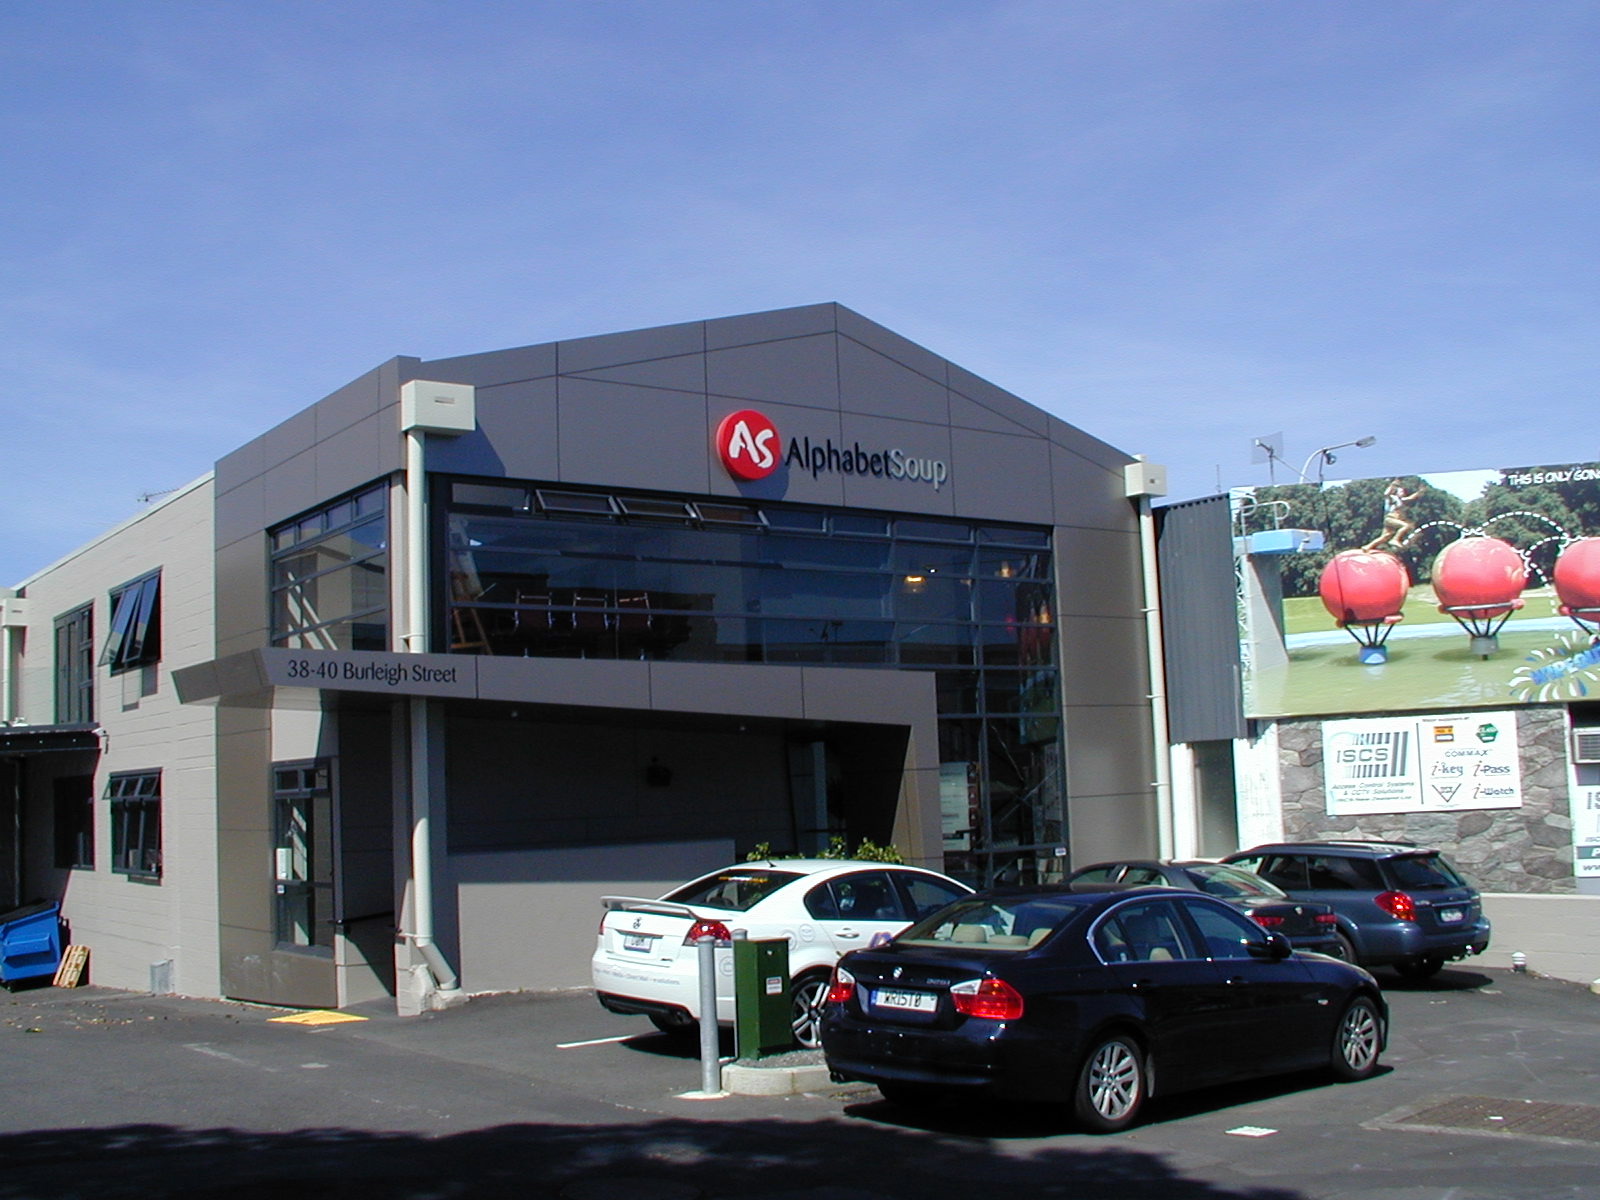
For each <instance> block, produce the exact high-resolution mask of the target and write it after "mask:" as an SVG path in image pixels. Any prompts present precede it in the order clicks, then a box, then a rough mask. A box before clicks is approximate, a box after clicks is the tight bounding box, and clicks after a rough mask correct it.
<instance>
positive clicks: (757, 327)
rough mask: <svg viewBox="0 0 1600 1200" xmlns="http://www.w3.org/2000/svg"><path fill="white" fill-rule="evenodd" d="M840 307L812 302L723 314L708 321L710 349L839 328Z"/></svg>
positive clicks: (801, 335)
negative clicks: (732, 314) (737, 314)
mask: <svg viewBox="0 0 1600 1200" xmlns="http://www.w3.org/2000/svg"><path fill="white" fill-rule="evenodd" d="M838 311H839V308H838V305H836V304H831V303H829V304H808V305H802V306H800V307H798V308H780V309H775V310H773V311H772V312H759V313H749V314H746V315H745V316H739V317H719V318H717V319H716V320H711V321H707V322H706V323H705V327H706V349H707V350H721V349H724V348H726V347H729V346H748V345H753V344H755V343H757V342H771V341H778V340H781V339H783V338H797V337H809V336H810V335H812V334H817V333H833V332H834V330H835V329H837V328H838V315H837V314H838Z"/></svg>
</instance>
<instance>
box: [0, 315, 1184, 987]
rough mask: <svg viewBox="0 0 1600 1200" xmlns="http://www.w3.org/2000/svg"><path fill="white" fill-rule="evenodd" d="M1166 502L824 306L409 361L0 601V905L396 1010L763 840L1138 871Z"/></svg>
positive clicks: (99, 966)
mask: <svg viewBox="0 0 1600 1200" xmlns="http://www.w3.org/2000/svg"><path fill="white" fill-rule="evenodd" d="M1160 476H1161V472H1160V469H1159V468H1156V467H1152V466H1150V465H1149V464H1145V463H1143V462H1142V461H1139V460H1136V459H1134V458H1132V457H1130V456H1129V455H1127V454H1124V453H1122V452H1121V451H1118V450H1116V449H1113V448H1112V447H1110V446H1107V445H1105V444H1104V443H1102V442H1099V441H1097V440H1095V439H1094V438H1093V437H1091V436H1089V435H1088V434H1086V433H1084V432H1082V431H1080V430H1078V429H1075V428H1073V427H1071V426H1069V425H1067V424H1065V423H1064V422H1062V421H1060V420H1058V419H1056V418H1054V417H1052V416H1049V415H1048V414H1046V413H1045V412H1043V411H1041V410H1040V409H1038V408H1035V407H1033V406H1031V405H1029V404H1027V403H1025V402H1024V401H1022V400H1020V399H1018V398H1017V397H1016V396H1013V395H1011V394H1010V393H1008V392H1005V391H1003V390H1001V389H1000V388H998V387H995V386H994V385H992V384H989V383H987V382H985V381H983V380H981V379H979V378H977V377H976V376H974V375H972V374H970V373H969V372H967V371H964V370H963V369H961V368H960V367H958V366H956V365H955V364H953V363H950V362H947V361H946V360H945V359H943V358H940V357H939V356H937V355H935V354H933V353H931V352H929V351H927V350H924V349H922V348H921V347H919V346H916V345H914V344H913V343H911V342H909V341H907V340H905V339H904V338H902V337H899V336H898V335H896V334H894V333H892V332H891V331H889V330H887V329H885V328H883V327H881V326H879V325H876V324H874V323H872V322H871V321H868V320H866V319H865V318H863V317H861V316H858V315H857V314H855V313H853V312H851V311H850V310H848V309H845V308H843V307H840V306H838V305H834V304H823V305H816V306H810V307H804V308H796V309H787V310H781V311H777V312H768V313H757V314H751V315H747V316H740V317H732V318H726V319H720V320H709V321H697V322H690V323H686V324H680V325H671V326H665V327H661V328H655V329H646V330H639V331H634V332H629V333H617V334H609V335H605V336H600V337H594V338H585V339H578V340H572V341H563V342H557V343H548V344H544V345H535V346H529V347H524V348H520V349H513V350H504V351H497V352H492V353H485V354H476V355H470V356H466V357H461V358H452V359H445V360H439V361H433V362H423V361H420V360H418V359H414V358H396V359H393V360H391V361H389V362H387V363H385V364H383V365H382V366H380V367H378V368H376V369H375V370H373V371H371V372H370V373H368V374H366V375H364V376H362V377H361V378H360V379H357V380H356V381H354V382H353V383H351V384H349V385H347V386H346V387H343V388H341V389H340V390H338V391H336V392H334V393H333V394H331V395H329V396H327V397H326V398H324V399H323V400H321V401H319V402H317V403H315V404H313V405H311V406H310V407H309V408H307V409H305V410H304V411H303V412H301V413H299V414H298V415H296V416H294V417H292V418H291V419H289V420H288V421H286V422H284V423H283V424H282V425H280V426H278V427H277V428H275V429H272V430H270V431H268V432H266V433H264V434H263V435H262V436H261V437H259V438H257V439H256V440H255V441H253V442H251V443H249V444H248V445H245V446H243V447H241V448H240V449H238V450H237V451H235V452H234V453H232V454H229V455H228V456H227V457H225V458H223V459H222V460H220V461H219V462H218V463H217V464H216V468H215V470H214V472H213V473H212V474H211V475H210V476H208V477H207V478H206V479H204V480H201V481H199V482H197V483H196V484H194V485H192V486H191V487H190V488H188V489H186V490H185V491H183V492H182V493H181V494H178V495H175V496H173V497H171V498H169V499H167V500H166V501H165V502H163V503H161V504H159V505H156V506H153V507H152V508H151V509H150V510H148V511H147V512H145V513H143V514H141V515H140V516H139V517H138V518H137V519H135V520H133V521H130V522H128V523H126V524H125V525H123V526H120V527H119V528H117V529H115V530H113V531H111V532H110V533H108V534H107V535H106V536H105V537H103V538H101V539H100V540H98V541H97V542H95V543H94V544H92V545H91V546H89V547H86V548H84V549H83V550H82V551H80V552H78V553H76V554H74V555H73V556H70V557H69V558H67V559H64V560H63V561H62V562H60V563H57V564H55V565H54V566H52V567H49V568H47V569H46V570H44V571H41V572H40V573H38V574H37V575H34V576H32V577H30V578H29V579H26V580H24V581H22V583H21V584H20V585H18V586H17V587H16V588H14V589H11V594H10V595H8V596H7V597H6V598H5V599H4V601H3V608H0V617H3V624H4V628H5V632H6V641H5V645H4V654H3V656H0V661H3V664H4V669H5V676H4V680H3V686H0V692H3V693H4V695H5V698H6V699H5V702H6V710H5V714H4V720H5V726H4V727H3V728H0V849H4V850H5V851H6V852H7V853H6V854H5V856H4V857H5V858H6V859H7V860H8V862H7V864H6V865H5V866H4V868H3V869H4V870H5V871H6V872H7V874H6V875H3V876H0V885H3V886H0V902H4V900H5V898H6V897H5V894H4V893H5V890H9V892H10V895H11V898H12V899H14V900H17V901H20V900H24V899H34V898H37V897H41V896H42V897H46V898H60V899H61V900H62V902H63V912H64V915H65V916H66V918H67V919H68V920H69V921H70V923H71V927H72V933H73V936H74V938H75V939H76V940H77V941H80V942H82V943H84V944H86V945H89V946H90V948H91V952H92V955H93V959H92V962H93V967H92V970H93V973H94V978H95V979H96V981H97V982H101V983H105V984H110V985H114V986H121V987H130V988H143V987H146V986H150V987H155V988H163V987H171V988H173V989H176V990H180V991H184V992H188V993H192V994H197V995H223V996H229V997H235V998H239V999H246V1000H256V1001H263V1002H270V1003H278V1004H286V1005H305V1006H338V1005H348V1004H352V1003H357V1002H361V1001H366V1000H370V999H374V998H377V997H381V996H385V995H393V996H395V997H396V998H397V1002H398V1004H399V1007H400V1009H401V1010H402V1011H418V1010H420V1009H421V1008H423V1007H426V1006H428V1005H430V1004H433V1003H436V1002H438V1000H439V998H440V997H441V996H443V997H448V996H449V995H450V994H454V993H459V992H462V991H465V992H482V991H492V990H503V989H512V988H521V987H545V986H566V985H574V984H582V983H585V982H586V981H587V961H588V955H589V953H590V950H591V948H592V941H593V934H594V927H595V923H596V920H597V913H598V911H599V909H598V898H599V897H600V896H602V895H604V894H607V893H617V892H622V893H632V894H638V893H641V892H643V893H647V894H656V893H658V892H659V891H660V890H662V889H664V888H665V887H666V886H668V885H670V884H671V883H673V882H676V881H678V880H680V879H682V878H685V877H687V876H689V875H691V874H692V873H694V872H696V871H698V870H700V869H702V868H708V867H712V866H717V865H721V864H723V863H725V862H727V861H730V860H732V859H734V858H738V857H743V856H744V855H746V854H747V853H750V852H752V851H754V850H756V849H757V848H758V847H761V846H769V847H771V849H772V851H773V852H775V853H785V852H801V851H816V850H819V849H822V848H824V847H826V846H827V845H828V844H829V842H830V840H832V839H834V838H842V839H844V840H845V841H846V843H847V844H849V845H851V846H854V845H856V844H857V843H859V842H861V841H862V840H870V841H873V842H876V843H893V844H895V845H896V846H897V847H898V848H899V849H900V850H901V851H902V852H903V853H904V854H905V855H906V856H907V857H908V858H909V859H910V860H912V861H916V862H919V863H924V864H930V865H934V866H942V867H944V868H945V869H946V870H949V871H951V872H953V873H956V874H960V875H964V876H967V877H969V878H971V879H974V880H978V881H990V880H995V879H1049V878H1055V877H1058V876H1059V875H1060V874H1061V873H1062V871H1063V870H1064V869H1065V868H1066V867H1067V866H1068V865H1069V864H1070V863H1071V862H1072V861H1073V860H1074V859H1078V860H1083V859H1086V858H1092V857H1096V856H1099V855H1103V854H1108V853H1113V852H1115V853H1122V852H1125V851H1126V850H1127V848H1128V847H1129V846H1139V847H1141V848H1147V849H1150V850H1154V849H1155V848H1156V847H1155V842H1156V835H1157V831H1158V829H1160V828H1161V827H1162V824H1163V820H1164V818H1163V816H1162V814H1163V813H1164V811H1165V808H1164V802H1163V794H1162V793H1163V785H1162V782H1161V781H1162V779H1163V773H1162V770H1161V764H1162V763H1163V762H1164V756H1159V757H1158V756H1155V755H1153V754H1152V747H1153V746H1154V745H1156V744H1158V743H1159V742H1160V741H1162V740H1163V738H1164V735H1163V732H1162V726H1161V722H1160V720H1159V718H1158V719H1156V720H1153V719H1152V706H1151V704H1150V697H1151V696H1152V695H1153V694H1154V695H1159V693H1160V690H1161V689H1160V682H1159V672H1158V673H1157V676H1156V677H1152V676H1151V673H1150V671H1149V663H1150V655H1149V649H1150V647H1151V646H1152V645H1159V641H1158V640H1157V639H1158V638H1159V627H1158V624H1157V623H1156V621H1155V617H1154V612H1153V609H1154V605H1153V603H1151V597H1152V595H1153V587H1154V575H1153V570H1152V569H1151V564H1152V563H1153V547H1154V541H1153V535H1152V534H1151V530H1152V520H1151V515H1150V503H1149V502H1150V497H1151V496H1152V495H1158V494H1159V493H1160V491H1161V490H1162V487H1161V479H1160ZM1157 661H1158V662H1159V655H1158V656H1157ZM1156 709H1157V712H1158V714H1159V712H1160V706H1159V705H1157V706H1156ZM1153 780H1154V781H1156V782H1155V783H1153V782H1152V781H1153Z"/></svg>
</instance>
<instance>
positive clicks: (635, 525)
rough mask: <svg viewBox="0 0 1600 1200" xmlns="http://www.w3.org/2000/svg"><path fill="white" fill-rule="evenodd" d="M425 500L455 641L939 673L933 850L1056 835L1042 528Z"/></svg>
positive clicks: (504, 650)
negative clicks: (938, 825)
mask: <svg viewBox="0 0 1600 1200" xmlns="http://www.w3.org/2000/svg"><path fill="white" fill-rule="evenodd" d="M436 496H437V497H438V498H439V500H440V501H442V502H440V503H436V505H435V513H436V518H437V520H438V521H439V525H440V529H439V533H440V536H441V538H442V543H443V545H444V546H445V547H446V550H445V562H444V577H445V578H446V580H447V581H448V597H449V600H448V605H447V612H446V627H445V630H444V639H443V645H444V646H448V648H449V649H450V650H451V651H452V652H456V653H469V654H497V655H518V656H529V657H576V658H596V659H617V658H628V659H647V660H678V661H692V662H743V663H768V664H773V663H778V664H785V663H788V664H827V665H845V666H857V667H863V668H899V669H908V670H924V671H932V672H934V673H935V674H936V677H937V685H936V687H937V693H938V708H939V740H940V746H939V757H940V762H941V769H942V791H943V806H944V811H945V822H944V824H945V835H946V842H945V848H946V864H947V867H949V868H950V869H953V870H962V871H963V872H964V873H968V874H972V875H974V876H977V877H984V878H988V877H992V876H993V875H994V874H995V873H997V872H1001V871H1004V870H1005V868H1006V867H1007V866H1008V865H1009V864H1010V863H1011V862H1013V861H1021V860H1032V859H1034V858H1035V857H1036V855H1037V853H1038V852H1039V851H1041V850H1048V849H1050V848H1052V847H1053V846H1055V845H1058V844H1060V843H1061V842H1062V839H1063V836H1064V832H1065V831H1064V828H1063V812H1064V807H1065V805H1064V799H1065V797H1064V785H1063V780H1062V756H1061V751H1060V716H1061V713H1060V694H1061V691H1060V687H1059V669H1058V666H1057V653H1056V630H1055V623H1054V612H1055V607H1056V605H1055V595H1054V584H1053V574H1052V561H1051V551H1050V533H1049V530H1047V529H1044V528H1040V527H1030V526H1024V525H1006V524H995V523H988V522H971V521H961V520H955V519H948V518H929V517H909V516H902V515H894V514H887V513H884V514H878V513H870V512H863V511H859V510H848V511H843V510H830V509H821V508H813V507H805V506H799V505H782V504H757V503H751V502H738V501H730V500H727V499H715V500H712V499H704V500H702V499H698V498H687V497H673V496H664V495H644V494H639V495H630V494H623V493H616V492H602V491H587V490H578V489H572V488H564V487H563V488H546V487H540V486H538V485H534V484H527V485H520V484H507V483H504V482H500V481H495V482H487V481H476V480H464V479H457V480H451V481H448V482H446V483H445V484H444V485H443V487H442V488H441V491H440V493H436Z"/></svg>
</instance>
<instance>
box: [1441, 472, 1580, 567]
mask: <svg viewBox="0 0 1600 1200" xmlns="http://www.w3.org/2000/svg"><path fill="white" fill-rule="evenodd" d="M1469 512H1470V514H1471V520H1470V522H1469V523H1470V524H1473V525H1476V526H1482V527H1484V528H1485V531H1486V532H1487V533H1488V534H1489V535H1490V536H1491V537H1497V538H1500V539H1501V540H1502V541H1505V542H1509V543H1510V544H1511V545H1512V546H1514V547H1516V548H1517V549H1518V550H1519V551H1521V552H1522V553H1523V554H1524V555H1525V556H1526V557H1527V558H1528V560H1529V562H1530V563H1531V564H1532V566H1533V567H1534V569H1535V574H1534V578H1535V580H1537V581H1538V582H1540V583H1547V582H1548V581H1549V580H1550V576H1551V572H1552V571H1554V570H1555V562H1556V556H1557V555H1558V554H1559V553H1560V551H1561V547H1562V545H1563V544H1564V543H1565V542H1566V541H1568V540H1570V539H1572V538H1575V537H1580V536H1582V535H1583V534H1584V533H1585V532H1586V531H1587V530H1589V529H1595V528H1600V495H1597V494H1596V489H1595V488H1594V487H1593V485H1589V484H1571V483H1566V484H1563V483H1555V484H1544V483H1536V484H1529V485H1527V486H1525V487H1507V486H1506V485H1505V484H1504V483H1491V484H1489V485H1488V486H1486V487H1485V488H1484V489H1483V495H1482V496H1481V497H1479V499H1477V500H1475V501H1474V502H1473V505H1472V507H1471V509H1469Z"/></svg>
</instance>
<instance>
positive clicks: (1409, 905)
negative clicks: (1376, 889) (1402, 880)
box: [1372, 892, 1417, 921]
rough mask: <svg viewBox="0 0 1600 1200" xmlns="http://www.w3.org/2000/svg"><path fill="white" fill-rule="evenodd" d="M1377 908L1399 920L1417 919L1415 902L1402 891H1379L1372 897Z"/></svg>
mask: <svg viewBox="0 0 1600 1200" xmlns="http://www.w3.org/2000/svg"><path fill="white" fill-rule="evenodd" d="M1372 900H1373V903H1375V904H1376V905H1377V906H1378V907H1379V908H1381V909H1383V911H1384V912H1386V913H1388V914H1389V915H1390V916H1391V917H1394V918H1395V919H1397V920H1400V921H1415V920H1416V919H1417V902H1416V901H1415V900H1413V899H1412V898H1411V897H1410V896H1408V895H1406V894H1405V893H1404V892H1380V893H1379V894H1378V895H1376V896H1374V897H1373V898H1372Z"/></svg>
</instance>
